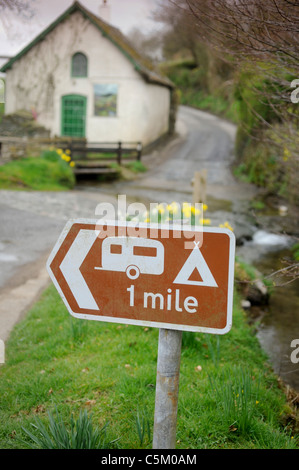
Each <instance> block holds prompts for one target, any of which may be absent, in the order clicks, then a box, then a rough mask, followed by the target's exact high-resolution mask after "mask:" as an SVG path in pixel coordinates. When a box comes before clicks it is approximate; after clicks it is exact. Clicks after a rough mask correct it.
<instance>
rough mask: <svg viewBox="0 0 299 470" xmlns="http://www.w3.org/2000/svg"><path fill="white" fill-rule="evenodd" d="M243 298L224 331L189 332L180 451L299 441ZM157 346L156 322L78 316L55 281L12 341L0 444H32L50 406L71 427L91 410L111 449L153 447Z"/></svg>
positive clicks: (1, 376) (4, 376) (3, 381)
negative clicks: (143, 324)
mask: <svg viewBox="0 0 299 470" xmlns="http://www.w3.org/2000/svg"><path fill="white" fill-rule="evenodd" d="M239 303H240V299H239V297H238V294H237V293H236V294H235V307H234V315H233V327H232V330H231V331H230V332H229V333H228V334H227V335H224V336H212V335H206V334H195V333H184V335H183V344H182V357H181V374H180V392H179V407H178V421H177V448H179V449H201V448H233V449H237V448H271V449H272V448H279V449H281V448H298V436H296V434H295V433H294V430H293V429H292V427H291V426H285V425H283V424H282V423H285V422H286V416H287V415H288V414H290V407H289V405H288V404H287V402H286V397H285V395H284V393H283V391H282V390H281V389H280V388H279V387H278V381H277V377H276V376H275V375H274V374H273V372H272V370H271V368H270V367H269V366H268V365H267V363H266V357H265V355H264V353H263V352H262V351H261V349H260V347H259V344H258V340H257V339H256V337H255V336H254V334H253V331H252V330H251V327H250V326H249V325H248V323H247V321H246V317H245V314H244V312H243V311H242V310H241V309H240V308H239ZM157 347H158V329H156V328H143V327H137V326H126V325H118V324H112V323H102V322H93V321H84V320H78V319H75V318H72V317H71V316H70V315H69V314H68V313H67V311H66V308H65V306H64V304H63V303H62V301H61V299H60V297H59V295H58V294H57V292H56V290H55V288H54V287H53V286H52V285H51V286H50V287H49V288H48V289H47V290H46V291H45V292H44V293H43V295H42V296H41V298H40V300H39V301H38V302H37V303H36V304H35V305H34V306H33V308H32V309H31V310H30V312H29V313H28V314H27V316H26V318H25V319H24V320H23V321H21V322H20V323H18V324H17V325H16V326H15V328H14V330H13V332H12V334H11V336H10V339H9V341H8V342H7V344H6V363H5V364H4V365H3V366H2V367H1V368H0V397H1V399H0V447H1V448H6V449H8V448H9V449H11V448H15V449H16V448H25V447H27V446H29V445H30V442H32V441H31V439H30V434H28V432H25V431H24V429H26V430H27V431H28V430H29V431H30V432H31V433H33V434H36V432H37V428H34V427H33V426H32V424H31V423H33V424H35V425H36V423H42V424H41V425H42V426H44V427H46V428H47V426H48V425H49V416H52V417H53V416H54V414H53V412H56V411H57V412H58V413H59V421H60V422H61V423H66V424H65V427H66V428H67V424H68V423H69V424H70V423H75V422H76V420H77V421H78V420H79V421H80V416H82V413H83V412H85V411H86V412H87V413H88V414H90V415H92V420H93V424H94V426H96V427H97V428H99V429H105V433H106V435H105V442H107V443H113V444H111V445H110V446H109V445H108V447H110V448H112V447H115V446H117V447H119V448H122V449H134V448H143V449H149V448H151V446H152V431H153V417H154V401H155V381H156V365H157ZM70 425H71V424H70ZM52 426H53V427H54V428H55V429H56V431H57V426H56V424H55V423H54V424H53V420H52ZM56 431H55V432H56Z"/></svg>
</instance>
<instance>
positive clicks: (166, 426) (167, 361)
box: [153, 328, 182, 449]
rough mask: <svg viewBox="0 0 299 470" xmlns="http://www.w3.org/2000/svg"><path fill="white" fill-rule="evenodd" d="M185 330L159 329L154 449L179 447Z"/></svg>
mask: <svg viewBox="0 0 299 470" xmlns="http://www.w3.org/2000/svg"><path fill="white" fill-rule="evenodd" d="M181 344H182V331H178V330H165V329H163V328H161V329H160V330H159V346H158V362H157V381H156V402H155V419H154V436H153V449H175V443H176V422H177V409H178V396H179V378H180V361H181Z"/></svg>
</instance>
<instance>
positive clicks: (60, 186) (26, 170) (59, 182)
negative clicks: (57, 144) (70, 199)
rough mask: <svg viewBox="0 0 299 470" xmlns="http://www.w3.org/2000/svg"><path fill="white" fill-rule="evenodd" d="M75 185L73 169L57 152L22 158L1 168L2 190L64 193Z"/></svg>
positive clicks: (0, 184)
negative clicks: (38, 156)
mask: <svg viewBox="0 0 299 470" xmlns="http://www.w3.org/2000/svg"><path fill="white" fill-rule="evenodd" d="M74 184H75V177H74V173H73V171H72V169H71V168H70V166H69V165H68V163H67V162H66V161H64V160H62V159H61V158H60V157H59V155H58V154H56V152H55V151H52V152H51V151H50V152H44V154H43V155H42V156H41V157H40V158H32V157H29V158H22V159H20V160H14V161H11V162H8V163H6V164H5V165H3V166H0V189H14V190H16V189H19V190H22V189H25V190H28V189H30V190H37V191H63V190H67V189H71V188H72V187H73V186H74Z"/></svg>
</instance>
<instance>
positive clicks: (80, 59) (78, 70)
mask: <svg viewBox="0 0 299 470" xmlns="http://www.w3.org/2000/svg"><path fill="white" fill-rule="evenodd" d="M72 77H87V57H86V55H84V54H82V52H76V54H74V55H73V57H72Z"/></svg>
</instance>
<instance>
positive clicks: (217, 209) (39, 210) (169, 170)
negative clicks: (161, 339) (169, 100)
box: [0, 107, 252, 339]
mask: <svg viewBox="0 0 299 470" xmlns="http://www.w3.org/2000/svg"><path fill="white" fill-rule="evenodd" d="M177 130H178V132H177V136H176V137H175V138H174V139H173V140H172V141H171V142H170V143H169V144H167V145H166V146H164V147H161V148H160V149H159V148H158V150H155V151H154V152H153V153H151V154H150V155H145V156H144V162H145V164H146V165H148V167H149V171H148V172H147V173H146V174H144V175H141V176H140V177H138V178H137V179H136V180H134V181H130V182H117V183H109V184H101V185H97V186H96V187H91V186H89V187H87V188H86V187H85V188H84V189H85V190H84V189H83V188H82V187H78V188H77V189H76V190H75V191H71V192H61V193H60V192H52V193H50V192H35V191H34V192H33V191H28V192H27V191H26V192H25V191H4V190H2V191H0V339H6V338H7V337H8V334H9V332H10V330H11V328H12V326H13V325H14V323H15V322H16V321H18V320H19V318H21V316H22V314H23V313H24V311H26V310H27V309H28V306H29V305H30V304H31V303H32V301H34V300H35V299H36V297H37V296H38V295H39V293H40V291H41V290H42V289H43V288H44V287H45V285H46V283H47V282H48V281H49V278H48V275H47V273H46V270H45V262H46V259H47V257H48V255H49V253H50V251H51V249H52V248H53V246H54V244H55V242H56V240H57V239H58V236H59V234H60V233H61V231H62V229H63V227H64V225H65V223H66V221H67V220H69V219H72V218H78V217H85V218H95V209H96V206H97V204H98V203H100V202H104V201H105V202H108V201H110V202H112V203H115V201H116V197H117V195H118V194H126V195H127V197H128V202H129V200H139V201H140V200H142V201H145V202H146V201H147V202H171V201H173V200H175V201H177V202H183V201H185V200H187V201H190V202H191V199H192V186H191V180H192V178H193V175H194V172H195V171H197V170H200V169H203V168H205V169H207V172H208V187H207V189H208V204H209V207H211V210H212V211H214V212H213V218H214V219H215V221H217V224H218V222H221V221H223V220H224V219H225V218H227V214H228V213H229V214H231V213H232V207H233V206H235V204H236V203H238V204H240V201H242V200H243V201H245V202H248V200H249V199H250V197H251V195H252V188H251V187H248V189H246V190H244V185H242V188H241V190H240V185H239V184H238V183H237V182H236V181H235V179H234V178H233V177H232V174H231V171H230V166H231V163H232V161H233V148H234V138H235V126H233V125H232V124H230V123H228V122H226V121H224V120H221V119H219V118H217V117H215V116H212V115H210V114H208V113H203V112H200V111H197V110H193V109H190V108H186V107H181V108H180V110H179V115H178V123H177ZM227 211H229V212H227ZM237 212H238V226H239V227H241V226H242V217H240V209H238V211H237ZM245 226H246V223H245ZM245 229H246V230H247V227H246V228H245Z"/></svg>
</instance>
